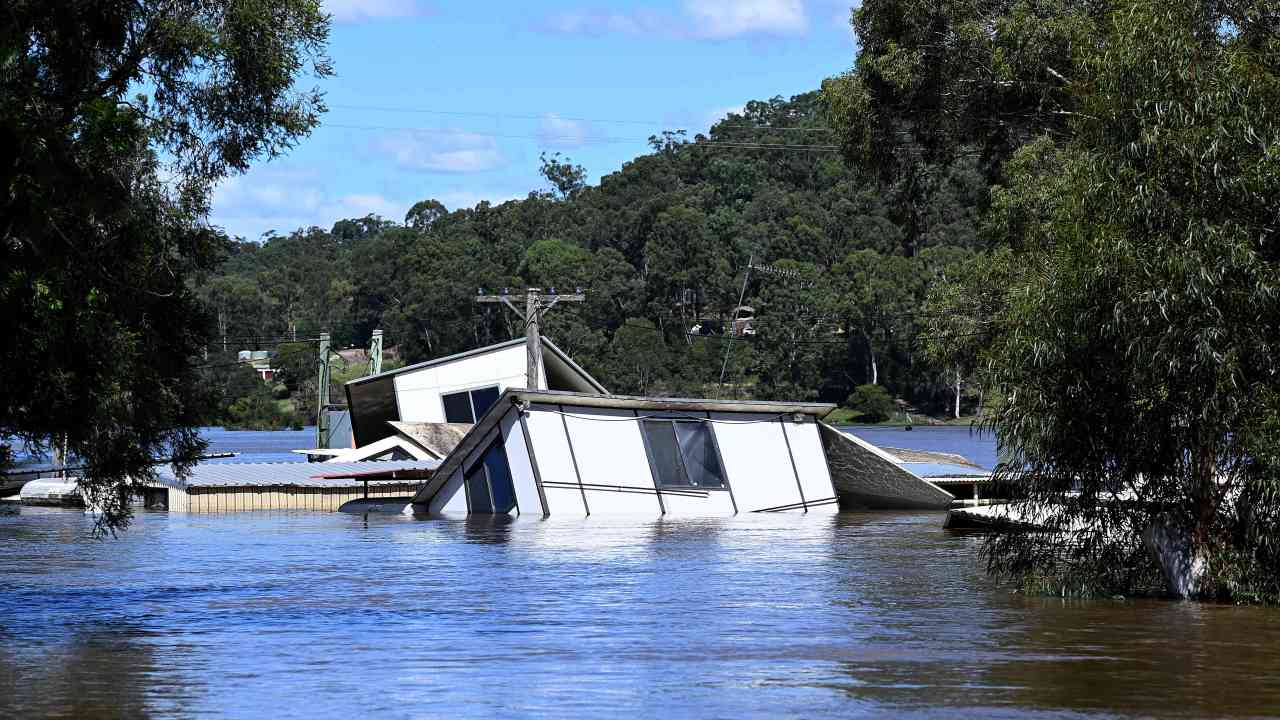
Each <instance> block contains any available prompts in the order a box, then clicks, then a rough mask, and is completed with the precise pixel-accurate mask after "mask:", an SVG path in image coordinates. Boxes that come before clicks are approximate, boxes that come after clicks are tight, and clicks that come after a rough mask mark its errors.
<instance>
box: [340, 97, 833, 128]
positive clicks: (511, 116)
mask: <svg viewBox="0 0 1280 720" xmlns="http://www.w3.org/2000/svg"><path fill="white" fill-rule="evenodd" d="M329 107H330V108H333V109H337V110H359V111H366V112H390V113H410V114H416V115H441V116H446V117H480V118H493V119H497V120H568V121H571V122H588V123H597V124H600V125H640V126H645V127H652V126H663V127H669V126H670V125H671V122H670V121H669V120H641V119H637V118H627V119H616V118H588V117H574V116H572V115H559V114H557V113H541V114H535V113H495V112H480V111H467V110H433V109H427V108H408V107H388V106H377V105H347V104H345V103H344V104H339V105H330V106H329ZM715 125H718V127H719V128H721V129H732V130H768V131H771V132H823V133H833V132H836V131H835V129H834V128H827V127H812V128H801V127H778V126H776V125H757V124H745V123H744V124H738V125H725V124H724V123H723V122H721V123H716V124H715Z"/></svg>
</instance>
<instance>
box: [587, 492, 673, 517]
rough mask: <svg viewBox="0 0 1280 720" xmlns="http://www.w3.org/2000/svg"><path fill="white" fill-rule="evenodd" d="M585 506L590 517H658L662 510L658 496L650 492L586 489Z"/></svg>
mask: <svg viewBox="0 0 1280 720" xmlns="http://www.w3.org/2000/svg"><path fill="white" fill-rule="evenodd" d="M587 505H588V506H590V508H591V515H592V516H593V517H594V516H596V515H635V514H640V515H648V516H650V517H658V516H659V515H661V514H662V509H661V507H660V506H659V505H658V496H657V495H656V494H654V493H652V492H649V493H647V494H646V493H639V492H617V491H615V490H593V489H591V488H587Z"/></svg>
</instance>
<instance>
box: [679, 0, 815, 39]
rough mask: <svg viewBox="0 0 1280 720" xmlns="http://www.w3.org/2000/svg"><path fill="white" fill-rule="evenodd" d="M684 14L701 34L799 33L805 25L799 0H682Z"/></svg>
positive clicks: (729, 35)
mask: <svg viewBox="0 0 1280 720" xmlns="http://www.w3.org/2000/svg"><path fill="white" fill-rule="evenodd" d="M684 7H685V13H686V14H687V15H688V16H689V17H690V18H691V19H692V20H693V21H694V23H695V25H694V27H695V28H696V30H697V31H698V32H699V33H700V34H702V35H703V36H705V37H710V38H729V37H737V36H738V35H747V34H753V33H759V34H764V35H799V34H801V33H803V32H804V31H805V30H807V29H808V28H809V19H808V17H806V16H805V11H804V3H802V2H801V0H686V2H685V4H684Z"/></svg>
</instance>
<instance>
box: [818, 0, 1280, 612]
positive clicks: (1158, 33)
mask: <svg viewBox="0 0 1280 720" xmlns="http://www.w3.org/2000/svg"><path fill="white" fill-rule="evenodd" d="M926 5H927V6H929V8H932V9H928V8H925V7H924V6H926ZM855 27H856V28H857V29H858V32H859V38H860V40H861V42H862V47H863V50H862V53H861V54H860V56H859V58H858V62H857V66H856V67H855V69H854V70H853V71H851V72H850V73H849V74H847V75H846V76H843V77H842V78H840V79H838V80H833V81H831V82H829V83H828V85H827V87H826V95H825V97H826V100H827V104H828V107H829V109H830V112H831V115H832V117H834V118H838V119H839V121H841V122H842V123H843V124H842V127H843V128H844V129H845V132H844V133H843V134H842V139H843V142H844V145H845V148H846V150H847V152H848V154H849V155H850V156H851V157H852V158H854V159H864V160H866V161H867V162H871V163H874V164H876V166H877V167H880V168H882V169H883V170H884V172H885V174H886V178H887V180H888V181H893V180H896V179H900V178H901V177H902V176H903V175H909V174H910V173H911V170H910V169H909V168H905V169H904V168H903V167H902V165H901V164H899V163H896V160H897V156H895V155H893V154H890V155H888V156H886V155H885V153H884V152H881V151H880V150H878V149H877V144H878V143H879V142H880V141H881V140H883V139H885V138H886V137H887V133H889V132H891V131H894V130H896V129H897V128H900V127H907V128H908V129H909V133H910V139H911V141H913V142H918V143H919V144H920V145H921V146H922V147H923V148H924V149H925V152H924V153H923V154H922V156H923V157H927V158H929V159H930V161H938V160H939V159H945V158H947V157H949V156H951V155H954V154H955V152H956V150H957V148H973V149H975V151H976V152H978V153H979V154H980V155H982V156H984V157H986V158H990V159H991V161H992V162H993V165H992V169H991V171H990V173H989V177H991V178H992V179H993V181H994V182H995V183H996V185H995V186H994V187H993V188H992V190H991V208H990V211H989V212H988V213H987V214H986V215H985V216H984V219H983V222H982V223H981V230H982V233H983V236H984V237H988V238H992V239H993V245H995V246H999V248H1000V249H997V250H994V251H992V252H991V253H989V254H984V255H982V256H980V257H979V258H978V259H976V260H975V261H973V262H971V263H969V264H968V265H966V266H962V267H961V268H958V269H959V270H960V272H953V274H952V277H951V278H950V279H949V280H948V282H946V283H942V284H939V285H937V286H935V288H934V291H933V294H932V296H931V298H930V301H929V307H930V310H931V312H933V313H935V316H936V318H937V319H936V320H935V321H934V323H933V326H934V330H935V332H937V333H940V334H941V335H943V336H950V337H952V338H967V337H969V336H976V337H978V338H979V339H980V341H979V342H971V341H967V340H965V341H962V342H956V343H949V342H942V343H933V345H932V347H931V348H930V351H931V352H930V357H933V358H934V359H935V360H936V361H938V362H944V363H950V364H955V365H957V366H960V365H968V366H971V367H976V368H978V369H979V372H980V376H981V379H982V380H983V382H984V384H985V385H986V386H987V387H988V388H989V389H990V391H991V392H992V394H993V395H994V396H995V399H996V400H997V402H996V403H995V410H994V413H993V415H992V416H991V417H992V424H993V425H994V427H995V428H996V429H997V430H998V431H999V433H1000V440H1001V445H1002V452H1003V453H1004V460H1005V463H1004V464H1003V465H1002V466H1001V468H1000V471H999V473H998V474H997V476H998V479H1000V480H1001V481H1003V482H1002V488H1001V489H1002V494H1003V495H1006V496H1008V497H1011V498H1012V499H1014V500H1015V501H1018V502H1019V507H1020V508H1021V509H1022V511H1023V512H1027V513H1035V514H1038V515H1039V516H1041V517H1042V519H1043V520H1044V521H1045V522H1046V523H1047V524H1049V525H1051V526H1055V527H1059V528H1064V529H1067V530H1068V532H1066V533H1057V534H1055V533H1023V534H1005V535H997V536H993V537H992V538H991V539H990V540H989V542H988V543H987V545H986V552H987V553H988V558H989V559H990V562H991V567H992V569H993V570H995V571H997V572H1000V573H1005V574H1008V575H1011V576H1013V577H1016V578H1019V579H1021V580H1023V581H1026V582H1028V583H1029V584H1033V585H1036V586H1038V587H1041V588H1046V589H1049V590H1051V591H1053V592H1068V593H1086V594H1088V593H1116V592H1120V593H1127V592H1141V591H1151V590H1154V589H1164V590H1167V591H1169V592H1172V593H1174V594H1178V595H1184V596H1188V595H1189V596H1199V597H1224V598H1236V599H1259V598H1265V599H1270V600H1272V601H1275V600H1276V599H1277V598H1280V584H1278V582H1280V580H1278V579H1280V549H1278V546H1277V544H1276V541H1275V538H1276V537H1278V535H1277V531H1278V530H1280V525H1278V523H1280V466H1277V465H1276V464H1275V459H1276V448H1277V447H1280V436H1277V435H1276V434H1275V433H1276V431H1277V422H1276V417H1277V416H1278V415H1280V406H1278V405H1277V403H1276V398H1277V394H1276V391H1275V390H1276V378H1277V376H1278V373H1280V365H1277V363H1276V357H1277V355H1276V348H1277V343H1280V324H1278V322H1277V318H1280V305H1278V303H1280V300H1278V298H1280V265H1277V261H1278V260H1280V257H1278V253H1277V249H1276V227H1277V215H1276V210H1275V203H1274V198H1275V197H1276V193H1277V191H1280V187H1278V183H1280V172H1278V171H1280V165H1278V163H1280V119H1278V118H1277V116H1276V109H1277V108H1280V14H1277V11H1276V8H1275V6H1274V3H1270V2H1248V1H1244V2H1189V1H1188V2H1155V1H1154V0H1114V1H1108V2H1089V3H1069V2H1052V1H1049V2H1029V1H1027V0H1018V1H1007V2H995V3H980V4H973V3H938V4H932V3H913V2H894V1H892V0H882V1H877V2H870V1H869V2H867V3H865V4H864V6H863V8H862V10H860V11H859V12H858V13H856V15H855ZM943 68H945V70H944V69H943Z"/></svg>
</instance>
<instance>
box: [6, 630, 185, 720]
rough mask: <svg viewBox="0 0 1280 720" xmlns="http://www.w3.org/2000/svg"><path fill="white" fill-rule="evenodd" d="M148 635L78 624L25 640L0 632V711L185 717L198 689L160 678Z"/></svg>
mask: <svg viewBox="0 0 1280 720" xmlns="http://www.w3.org/2000/svg"><path fill="white" fill-rule="evenodd" d="M148 635H149V633H147V632H146V631H144V630H142V629H139V628H128V627H116V628H104V627H82V628H77V629H74V630H71V631H70V632H68V633H66V634H62V635H59V636H55V637H46V638H44V639H43V641H42V642H40V643H38V644H30V643H19V642H16V641H15V638H14V636H13V634H12V633H9V632H0V716H2V717H8V718H147V717H167V718H172V717H190V715H191V710H190V705H191V701H192V699H193V697H194V695H193V690H197V688H193V687H192V686H191V684H190V683H189V682H184V683H183V684H182V686H181V687H174V686H168V685H167V683H166V682H165V680H164V672H163V670H162V668H161V666H160V665H159V664H158V663H157V661H156V657H155V652H154V650H153V648H152V646H151V644H150V639H149V638H148ZM168 691H175V692H174V693H172V694H171V693H170V692H168Z"/></svg>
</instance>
